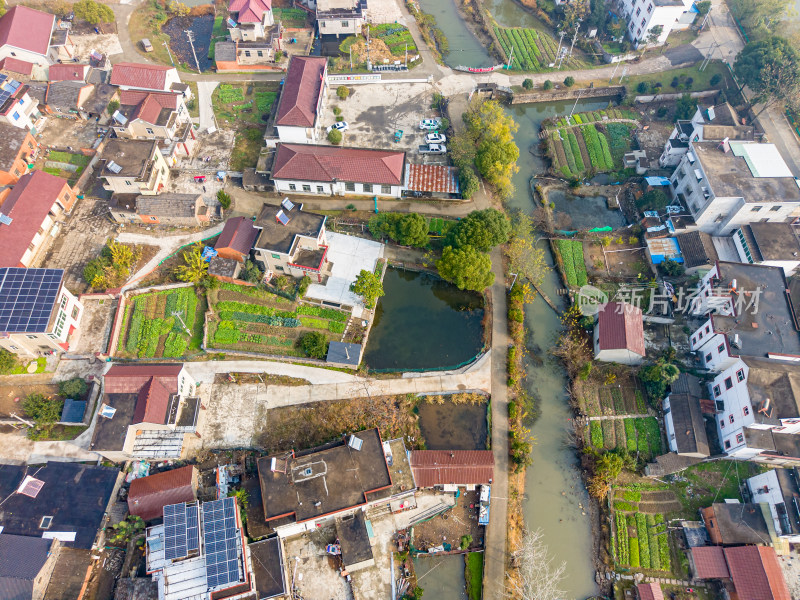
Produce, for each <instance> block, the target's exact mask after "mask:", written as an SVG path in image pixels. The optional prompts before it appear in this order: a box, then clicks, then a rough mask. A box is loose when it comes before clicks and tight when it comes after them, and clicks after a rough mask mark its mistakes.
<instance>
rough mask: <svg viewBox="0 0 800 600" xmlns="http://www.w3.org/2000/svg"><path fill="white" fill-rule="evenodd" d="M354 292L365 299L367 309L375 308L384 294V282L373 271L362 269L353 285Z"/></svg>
mask: <svg viewBox="0 0 800 600" xmlns="http://www.w3.org/2000/svg"><path fill="white" fill-rule="evenodd" d="M353 292H355V293H356V294H358V295H359V296H361V297H362V298H363V299H364V305H365V306H366V307H367V308H375V302H376V301H377V300H378V298H380V297H381V296H383V294H384V292H383V282H382V281H381V278H380V277H379V276H378V275H376V274H375V273H373V272H372V271H367V270H365V269H362V270H361V273H359V274H358V276H357V277H356V282H355V283H354V284H353Z"/></svg>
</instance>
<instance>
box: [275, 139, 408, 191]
mask: <svg viewBox="0 0 800 600" xmlns="http://www.w3.org/2000/svg"><path fill="white" fill-rule="evenodd" d="M404 163H405V153H403V152H395V151H392V150H366V149H362V148H339V147H336V146H310V145H308V144H280V145H279V146H278V151H277V152H276V153H275V161H274V163H273V165H272V177H273V179H289V180H292V179H293V180H299V181H325V182H331V181H333V180H334V179H336V180H339V181H352V182H356V183H360V182H363V183H377V184H386V185H402V183H403V165H404Z"/></svg>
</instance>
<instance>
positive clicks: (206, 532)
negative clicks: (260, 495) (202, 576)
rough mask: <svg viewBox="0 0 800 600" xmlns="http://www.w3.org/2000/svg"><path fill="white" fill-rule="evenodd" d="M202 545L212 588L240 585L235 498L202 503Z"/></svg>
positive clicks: (239, 552)
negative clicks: (203, 545)
mask: <svg viewBox="0 0 800 600" xmlns="http://www.w3.org/2000/svg"><path fill="white" fill-rule="evenodd" d="M203 542H204V544H205V549H206V572H207V576H208V586H209V588H212V589H213V588H219V587H227V586H229V585H230V584H234V583H237V582H239V581H240V580H241V576H240V560H239V557H240V555H241V547H240V544H241V538H240V537H239V532H238V529H237V526H236V502H235V499H234V498H223V499H221V500H215V501H213V502H206V503H205V504H203Z"/></svg>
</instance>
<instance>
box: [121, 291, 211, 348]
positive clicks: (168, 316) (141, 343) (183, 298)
mask: <svg viewBox="0 0 800 600" xmlns="http://www.w3.org/2000/svg"><path fill="white" fill-rule="evenodd" d="M197 307H198V298H197V294H196V293H195V290H194V288H193V287H184V288H178V289H173V290H164V291H159V292H150V293H147V294H139V295H137V296H134V297H133V298H132V299H131V302H130V303H128V305H127V306H126V307H125V313H124V315H123V317H122V318H123V325H122V331H123V332H124V334H123V335H120V337H119V342H118V344H117V352H118V353H119V354H123V355H128V356H135V357H138V358H154V357H164V358H176V357H180V356H184V355H185V354H186V350H187V348H188V347H189V342H190V341H191V338H192V333H191V332H192V328H193V327H194V324H195V320H196V319H198V318H199V319H202V318H203V317H202V314H200V315H198V311H197Z"/></svg>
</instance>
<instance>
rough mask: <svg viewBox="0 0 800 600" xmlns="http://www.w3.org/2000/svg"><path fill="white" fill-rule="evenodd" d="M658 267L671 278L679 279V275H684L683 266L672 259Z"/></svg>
mask: <svg viewBox="0 0 800 600" xmlns="http://www.w3.org/2000/svg"><path fill="white" fill-rule="evenodd" d="M658 266H659V268H660V269H661V271H662V272H663V273H664V275H669V276H670V277H678V276H679V275H683V271H684V269H683V265H682V264H681V263H679V262H676V261H674V260H672V259H671V258H668V259H667V260H665V261H664V262H662V263H661V264H660V265H658Z"/></svg>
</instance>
